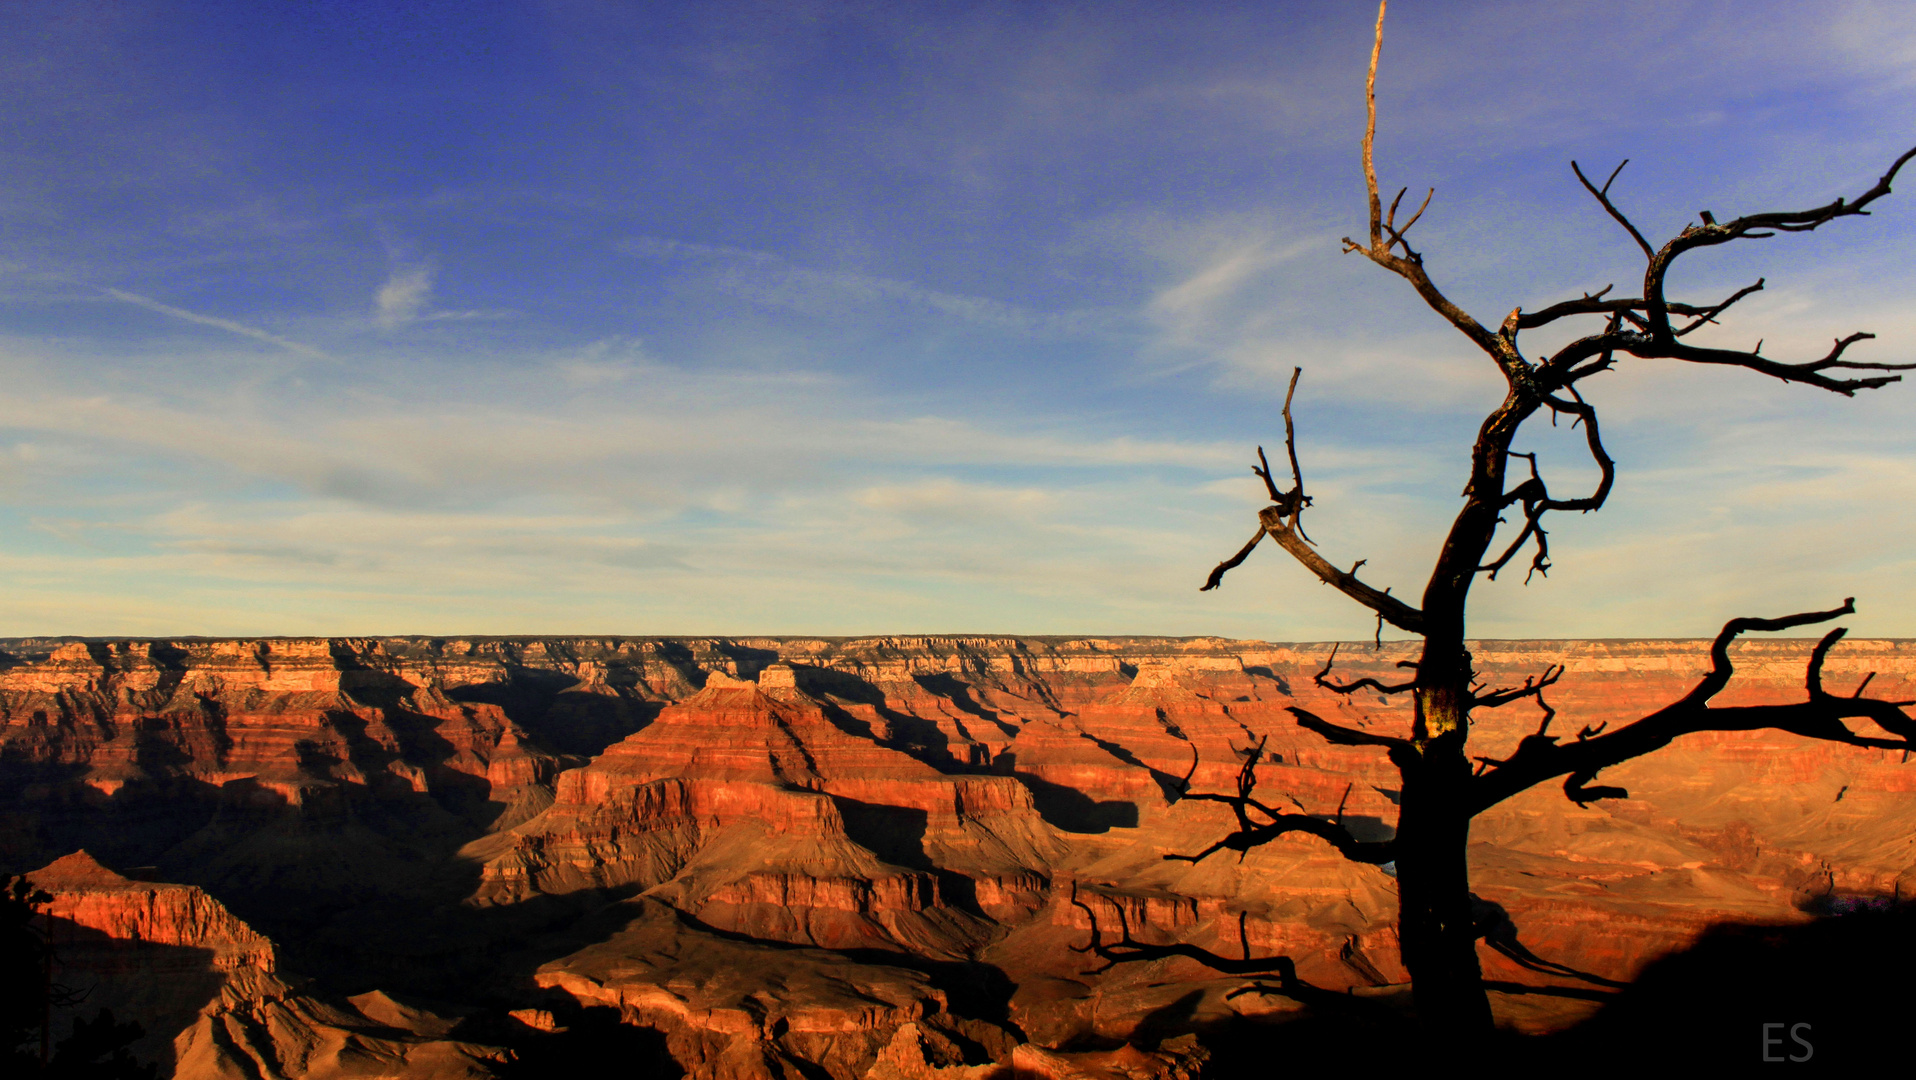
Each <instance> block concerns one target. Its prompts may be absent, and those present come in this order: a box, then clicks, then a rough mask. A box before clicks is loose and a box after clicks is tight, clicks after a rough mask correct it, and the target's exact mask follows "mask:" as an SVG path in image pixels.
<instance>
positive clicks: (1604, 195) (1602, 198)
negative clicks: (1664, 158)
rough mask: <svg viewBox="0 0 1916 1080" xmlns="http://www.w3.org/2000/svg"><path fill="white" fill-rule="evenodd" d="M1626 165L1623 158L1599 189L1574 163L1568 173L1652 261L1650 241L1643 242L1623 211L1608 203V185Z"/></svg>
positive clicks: (1653, 254)
mask: <svg viewBox="0 0 1916 1080" xmlns="http://www.w3.org/2000/svg"><path fill="white" fill-rule="evenodd" d="M1628 164H1630V159H1629V158H1624V159H1623V164H1622V165H1618V166H1617V167H1616V170H1615V171H1614V172H1612V173H1611V174H1610V179H1608V180H1605V181H1604V182H1603V187H1601V188H1599V187H1597V186H1596V185H1595V184H1592V183H1591V182H1590V178H1589V177H1587V176H1585V175H1583V168H1582V167H1581V166H1579V165H1578V164H1577V163H1576V162H1574V161H1572V162H1571V163H1570V171H1571V172H1573V173H1576V174H1577V179H1578V180H1579V181H1581V182H1582V184H1583V186H1584V190H1586V191H1588V192H1589V193H1590V194H1591V196H1592V197H1594V198H1595V199H1596V200H1597V202H1598V203H1599V204H1600V205H1601V206H1602V207H1603V209H1604V212H1605V213H1607V214H1609V215H1610V216H1611V217H1613V218H1615V219H1616V221H1617V224H1619V225H1621V226H1623V227H1624V229H1625V230H1626V231H1627V232H1629V234H1630V238H1631V239H1632V240H1635V241H1636V242H1637V246H1638V247H1640V248H1642V249H1643V255H1644V257H1645V258H1649V259H1654V258H1656V249H1655V248H1653V247H1651V246H1650V241H1648V240H1645V239H1644V238H1643V234H1642V233H1641V232H1639V231H1637V227H1636V226H1635V225H1632V224H1631V223H1630V219H1629V218H1627V217H1624V216H1623V211H1621V210H1619V209H1617V204H1616V203H1613V202H1611V201H1610V185H1611V184H1613V183H1615V182H1616V179H1617V173H1620V172H1622V171H1623V166H1624V165H1628Z"/></svg>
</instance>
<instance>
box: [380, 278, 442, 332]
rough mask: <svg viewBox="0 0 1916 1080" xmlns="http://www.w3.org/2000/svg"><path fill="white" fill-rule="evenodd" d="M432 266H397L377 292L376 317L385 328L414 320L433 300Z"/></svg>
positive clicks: (390, 328)
mask: <svg viewBox="0 0 1916 1080" xmlns="http://www.w3.org/2000/svg"><path fill="white" fill-rule="evenodd" d="M432 277H433V271H432V267H430V266H396V267H394V268H393V270H392V272H391V273H390V274H387V275H386V280H385V282H384V283H383V284H381V285H380V286H379V291H378V292H376V293H374V294H373V321H374V322H375V323H378V324H379V328H380V329H382V330H392V329H395V328H397V327H400V326H404V325H405V324H407V323H409V322H412V321H413V320H414V319H417V318H418V317H419V314H420V312H422V311H424V310H425V308H426V305H427V304H428V303H430V302H431V301H432Z"/></svg>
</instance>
